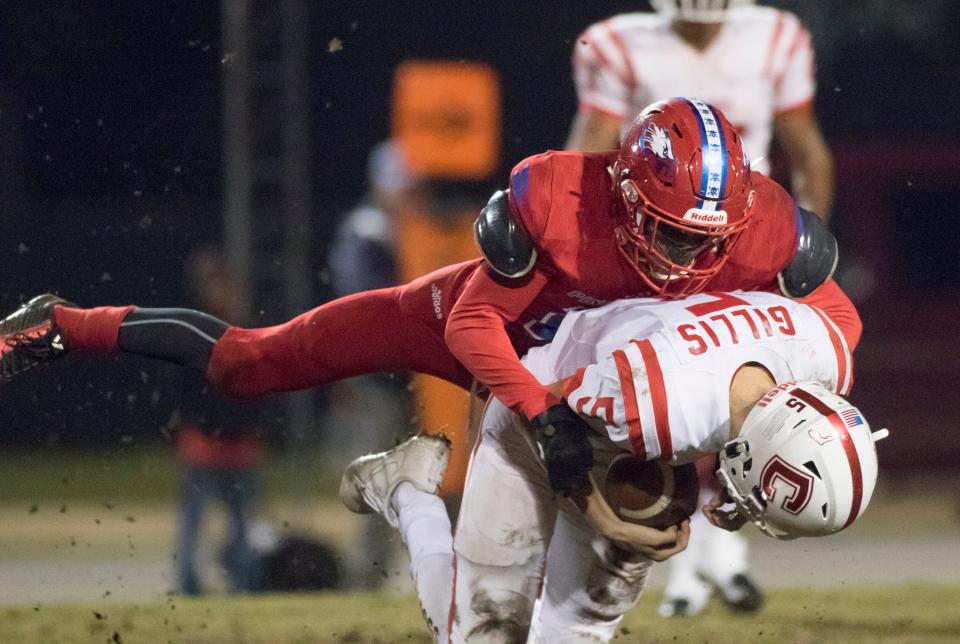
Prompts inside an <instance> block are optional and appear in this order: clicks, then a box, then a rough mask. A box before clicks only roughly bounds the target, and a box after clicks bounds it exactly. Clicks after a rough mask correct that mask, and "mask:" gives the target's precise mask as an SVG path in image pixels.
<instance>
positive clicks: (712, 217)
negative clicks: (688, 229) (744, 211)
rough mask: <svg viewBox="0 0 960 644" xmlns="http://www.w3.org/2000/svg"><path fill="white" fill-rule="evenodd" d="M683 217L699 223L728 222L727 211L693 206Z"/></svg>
mask: <svg viewBox="0 0 960 644" xmlns="http://www.w3.org/2000/svg"><path fill="white" fill-rule="evenodd" d="M683 219H684V220H685V221H692V222H694V223H697V224H725V223H727V211H726V210H701V209H700V208H691V209H690V210H688V211H687V213H686V214H685V215H684V216H683Z"/></svg>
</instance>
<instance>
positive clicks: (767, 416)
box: [717, 382, 888, 539]
mask: <svg viewBox="0 0 960 644" xmlns="http://www.w3.org/2000/svg"><path fill="white" fill-rule="evenodd" d="M887 435H888V432H887V430H885V429H881V430H879V431H876V432H872V431H871V430H870V425H869V424H867V421H866V420H865V419H864V417H863V414H861V413H860V410H859V409H857V408H856V407H854V406H853V405H851V404H850V403H849V402H847V401H846V400H845V399H844V398H842V397H840V396H838V395H836V394H834V393H831V392H830V391H829V390H827V389H826V388H825V387H823V386H822V385H820V384H818V383H813V382H803V383H785V385H781V386H780V387H778V388H777V389H775V390H773V391H771V392H770V393H768V394H767V395H766V396H764V397H763V398H762V399H761V400H760V401H759V402H758V403H757V404H756V406H754V408H753V409H752V410H751V411H750V414H749V415H748V416H747V418H746V420H745V421H744V423H743V427H742V428H741V430H740V434H739V436H738V437H737V438H735V439H734V440H732V441H730V442H728V443H727V444H726V445H725V446H724V449H723V451H722V452H720V469H719V470H718V471H717V476H718V477H719V479H720V480H721V482H722V483H723V485H724V487H725V488H726V491H727V493H728V494H729V495H730V497H731V498H732V499H733V501H734V502H735V503H736V505H737V508H738V509H739V510H740V511H741V512H743V513H744V514H745V515H746V516H747V517H748V518H749V519H750V520H751V521H752V522H753V523H754V524H755V525H756V526H757V527H758V528H759V529H760V530H761V531H762V532H764V533H765V534H767V535H769V536H771V537H775V538H777V539H795V538H797V537H817V536H823V535H828V534H832V533H834V532H838V531H840V530H843V529H844V528H846V527H847V526H849V525H850V524H851V523H853V522H854V521H855V520H856V519H857V517H859V516H860V515H861V514H862V513H863V511H864V509H865V508H866V507H867V504H868V503H870V497H871V496H872V495H873V489H874V486H875V485H876V482H877V451H876V448H875V446H874V443H875V442H876V441H878V440H880V439H882V438H884V437H886V436H887Z"/></svg>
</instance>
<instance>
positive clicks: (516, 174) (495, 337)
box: [445, 151, 797, 418]
mask: <svg viewBox="0 0 960 644" xmlns="http://www.w3.org/2000/svg"><path fill="white" fill-rule="evenodd" d="M616 156H617V152H616V151H610V152H604V153H583V152H545V153H543V154H538V155H536V156H533V157H530V158H528V159H525V160H524V161H522V162H520V163H519V164H518V165H517V166H516V167H515V168H514V170H513V172H512V173H511V175H510V207H511V210H512V214H513V216H514V218H515V219H516V220H517V221H518V222H520V223H521V224H522V225H523V227H524V228H525V229H526V231H527V232H528V233H529V234H530V236H531V237H532V238H533V241H534V244H535V246H536V249H537V262H536V265H535V267H534V268H533V270H532V271H531V273H530V274H528V275H527V276H525V277H523V278H519V279H515V280H505V279H503V278H499V277H496V276H494V275H492V273H491V271H488V270H483V269H481V270H476V271H475V272H474V273H473V275H472V276H471V277H470V278H469V279H468V280H467V281H466V282H465V284H464V285H463V287H462V291H461V292H460V293H459V294H458V295H457V297H456V304H454V305H453V308H452V310H451V311H450V315H449V318H448V321H447V325H446V331H445V339H446V342H447V345H448V347H449V348H450V351H451V352H452V353H453V354H454V355H455V356H456V358H457V359H458V360H459V361H460V362H461V363H462V364H463V365H464V366H465V367H466V368H467V369H468V370H469V371H470V372H471V373H472V374H473V375H474V376H476V378H477V379H478V380H479V381H480V382H482V383H484V384H485V385H487V386H488V387H489V388H490V390H491V392H492V393H493V394H494V395H495V396H496V397H497V398H499V399H500V400H501V401H502V402H503V403H504V404H506V405H508V406H509V407H510V408H511V409H513V410H514V411H517V412H520V413H522V414H524V415H525V416H526V417H527V418H532V417H533V416H536V415H537V414H539V413H540V412H542V411H544V410H545V409H546V408H547V407H548V406H550V405H552V404H555V403H557V402H559V401H558V400H557V399H556V398H555V397H554V396H552V395H551V394H550V393H549V392H548V391H547V389H546V388H545V387H544V386H543V385H541V384H540V383H539V382H538V381H537V380H536V378H534V377H533V375H531V374H530V373H529V372H528V371H527V370H526V368H524V366H523V365H522V364H521V363H520V360H519V358H518V357H517V355H518V354H521V355H522V354H523V353H525V352H526V350H527V349H529V348H530V347H532V346H536V345H539V344H544V343H546V342H549V341H550V340H551V339H552V337H553V334H554V333H555V332H556V329H557V327H558V325H559V324H560V320H561V319H562V317H563V315H564V314H565V313H566V312H568V311H571V310H575V309H579V308H593V307H596V306H601V305H603V304H606V303H607V302H610V301H612V300H615V299H619V298H624V297H643V296H648V295H650V294H651V293H650V292H649V289H648V288H647V287H646V285H645V284H644V282H643V280H642V279H641V278H640V276H639V275H638V274H637V272H636V270H635V269H634V268H633V266H631V265H630V264H629V263H628V262H627V260H626V259H625V258H624V257H623V255H621V253H620V252H619V250H618V247H617V242H616V238H615V236H614V229H615V228H616V227H617V225H619V224H620V223H621V222H623V221H624V219H625V214H624V206H623V203H622V201H621V200H620V197H619V195H618V194H617V192H615V191H614V189H613V185H612V181H611V178H610V171H609V168H610V166H612V165H613V162H614V161H615V160H616ZM751 178H752V182H753V187H754V189H755V190H756V192H757V194H756V199H757V201H756V203H755V205H754V215H753V221H752V223H751V225H750V226H749V227H748V228H747V230H746V232H744V234H743V235H742V236H741V238H740V240H739V242H738V244H737V246H735V247H734V250H733V252H732V253H731V256H730V258H729V259H728V261H727V263H726V265H725V266H724V267H723V270H722V271H721V272H720V273H719V274H718V275H717V276H716V277H714V278H713V280H712V281H711V282H710V283H709V284H708V286H707V289H706V290H736V289H751V290H757V289H769V288H771V287H773V286H774V285H775V280H776V276H777V273H779V272H780V270H781V269H783V268H784V267H785V266H786V265H787V264H788V263H789V262H790V260H791V259H793V255H794V253H795V250H796V243H797V239H796V238H797V224H796V218H797V208H796V205H795V204H794V202H793V200H792V199H791V198H790V196H789V195H788V194H787V193H786V192H785V191H784V190H783V188H781V187H780V186H779V185H777V184H776V183H775V182H774V181H772V180H771V179H769V178H767V177H765V176H764V175H761V174H758V173H753V175H752V177H751Z"/></svg>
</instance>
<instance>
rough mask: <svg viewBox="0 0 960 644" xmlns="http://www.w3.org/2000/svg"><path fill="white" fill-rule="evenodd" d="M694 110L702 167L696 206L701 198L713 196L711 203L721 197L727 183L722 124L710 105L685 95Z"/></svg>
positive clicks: (702, 204)
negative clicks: (698, 132)
mask: <svg viewBox="0 0 960 644" xmlns="http://www.w3.org/2000/svg"><path fill="white" fill-rule="evenodd" d="M684 100H685V101H687V103H688V104H689V105H690V109H692V110H693V114H694V116H695V117H696V119H697V127H698V128H699V130H700V147H701V150H702V151H701V153H700V158H701V166H702V167H701V170H700V191H699V192H698V193H697V194H698V195H699V196H700V199H701V200H700V201H698V202H697V207H698V208H702V207H703V206H704V202H703V201H702V200H703V199H710V200H713V205H714V206H715V205H716V202H717V201H719V200H720V199H722V198H723V193H724V190H725V189H726V187H727V143H726V141H725V140H724V132H723V126H721V125H720V119H719V117H718V116H717V113H716V112H714V111H713V108H711V107H710V106H709V105H707V104H706V103H704V102H703V101H698V100H697V99H695V98H686V99H684Z"/></svg>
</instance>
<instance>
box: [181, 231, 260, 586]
mask: <svg viewBox="0 0 960 644" xmlns="http://www.w3.org/2000/svg"><path fill="white" fill-rule="evenodd" d="M185 273H186V279H187V285H188V290H189V292H190V296H191V297H190V299H191V300H192V301H193V303H194V304H196V305H197V306H198V307H199V308H202V309H203V310H205V311H208V312H210V314H212V315H215V316H217V317H218V318H220V319H223V320H227V321H230V322H231V323H233V324H240V323H242V322H243V317H244V311H245V302H246V296H245V294H244V293H243V292H242V288H241V286H240V285H239V284H238V283H237V282H236V281H235V280H234V279H233V277H232V276H231V273H230V271H229V269H228V267H227V264H226V261H225V259H224V258H223V256H222V255H221V254H220V252H219V251H217V250H215V249H210V248H205V249H201V250H199V251H196V252H195V253H194V254H192V255H191V256H190V257H189V258H188V260H187V262H186V270H185ZM176 373H177V375H178V377H179V385H180V389H181V392H180V396H179V398H178V399H177V400H178V401H179V402H180V405H179V411H178V413H179V419H178V422H177V423H176V425H177V433H176V443H177V454H178V455H179V457H180V460H181V461H182V463H183V481H182V488H181V494H180V508H179V516H178V524H177V544H176V555H175V556H176V577H177V589H178V591H179V592H180V593H182V594H184V595H198V594H201V593H202V592H203V585H202V584H201V580H200V577H199V571H198V567H197V553H198V550H199V546H200V535H201V529H202V524H203V515H204V511H205V509H206V505H207V502H208V501H209V500H210V499H218V500H220V501H221V502H222V503H223V505H224V507H225V509H226V511H227V518H228V525H227V538H226V543H225V545H224V548H223V551H222V564H223V568H224V570H225V571H226V574H227V579H228V582H229V590H230V592H236V593H241V592H249V591H252V590H255V589H256V587H257V585H258V583H259V581H258V577H259V564H258V555H257V554H256V553H255V552H254V550H253V548H252V547H251V545H250V542H249V528H250V521H251V518H252V514H253V509H254V502H255V499H256V494H257V487H258V481H257V467H258V466H259V465H260V463H261V461H262V458H263V455H264V449H265V445H264V442H263V440H262V438H261V436H260V434H259V431H258V427H257V424H256V423H257V416H258V411H259V408H262V403H254V404H251V403H238V402H236V401H231V400H226V399H224V398H221V397H220V396H219V395H217V394H216V393H215V392H213V391H211V390H210V388H209V386H208V385H207V383H206V381H205V379H204V377H203V374H201V373H196V372H193V371H190V370H186V369H178V370H177V372H176Z"/></svg>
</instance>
